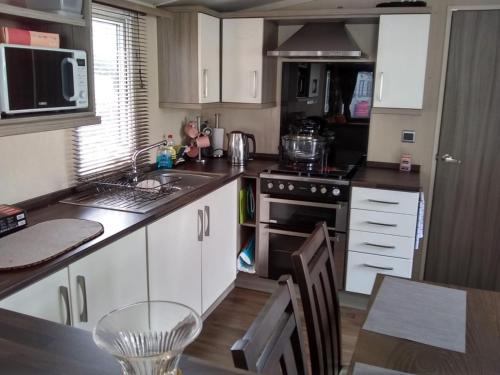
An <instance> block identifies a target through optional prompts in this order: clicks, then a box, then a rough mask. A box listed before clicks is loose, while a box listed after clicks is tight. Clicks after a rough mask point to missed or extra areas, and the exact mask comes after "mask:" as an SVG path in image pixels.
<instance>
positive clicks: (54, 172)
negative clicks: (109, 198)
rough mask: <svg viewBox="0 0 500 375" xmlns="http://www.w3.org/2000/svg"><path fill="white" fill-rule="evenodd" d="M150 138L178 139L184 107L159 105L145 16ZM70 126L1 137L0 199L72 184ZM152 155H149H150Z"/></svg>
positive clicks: (152, 29)
mask: <svg viewBox="0 0 500 375" xmlns="http://www.w3.org/2000/svg"><path fill="white" fill-rule="evenodd" d="M147 21H148V22H147V35H148V40H147V46H148V74H149V103H150V104H149V111H150V117H149V118H150V140H151V142H155V141H157V140H158V141H159V140H161V139H162V135H163V134H173V135H174V136H175V137H176V139H177V141H179V140H180V136H179V134H180V129H181V122H182V121H184V119H185V117H186V116H187V115H188V113H186V112H185V111H173V110H172V111H170V110H162V109H160V108H158V57H157V56H158V55H157V48H156V40H157V34H156V18H154V17H148V20H147ZM71 135H72V130H58V131H52V132H44V133H35V134H26V135H16V136H10V137H0V203H11V204H12V203H16V202H20V201H23V200H26V199H30V198H34V197H37V196H40V195H44V194H48V193H51V192H54V191H57V190H60V189H64V188H67V187H70V186H71V185H72V184H73V173H72V169H73V165H72V149H71ZM153 157H154V156H153V155H152V159H153Z"/></svg>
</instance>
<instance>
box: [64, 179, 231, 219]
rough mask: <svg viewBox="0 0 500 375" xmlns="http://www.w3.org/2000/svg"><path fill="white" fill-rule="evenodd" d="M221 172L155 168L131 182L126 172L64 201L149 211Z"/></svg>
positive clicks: (122, 209) (134, 211) (109, 207)
mask: <svg viewBox="0 0 500 375" xmlns="http://www.w3.org/2000/svg"><path fill="white" fill-rule="evenodd" d="M220 176H221V175H220V174H214V173H203V172H189V171H178V170H176V171H170V170H156V171H152V172H149V173H145V174H143V175H141V176H140V179H139V181H138V183H131V182H130V179H129V178H127V177H124V176H118V177H116V176H115V177H113V178H112V179H108V180H104V181H102V180H101V181H97V182H93V183H92V184H91V187H90V188H89V189H88V190H85V191H83V192H82V193H79V194H77V195H74V196H72V197H69V198H67V199H64V200H62V201H61V202H62V203H69V204H76V205H80V206H88V207H97V208H107V209H111V210H118V211H126V212H133V213H141V214H143V213H147V212H148V211H151V210H153V209H155V208H157V207H159V206H161V205H163V204H165V203H168V202H170V201H172V200H174V199H176V198H179V197H181V196H182V195H184V194H186V193H189V192H190V191H193V190H195V189H197V188H199V187H201V186H203V185H206V184H208V183H209V182H211V181H213V180H214V179H216V178H218V177H220Z"/></svg>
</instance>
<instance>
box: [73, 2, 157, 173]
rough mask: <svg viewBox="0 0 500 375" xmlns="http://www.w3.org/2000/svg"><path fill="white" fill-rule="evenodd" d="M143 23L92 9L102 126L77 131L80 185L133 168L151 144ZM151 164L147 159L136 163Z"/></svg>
mask: <svg viewBox="0 0 500 375" xmlns="http://www.w3.org/2000/svg"><path fill="white" fill-rule="evenodd" d="M145 21H146V20H145V17H144V16H142V15H140V14H139V13H136V12H132V11H128V10H123V9H118V8H113V7H109V6H105V5H101V4H96V3H93V4H92V32H93V50H94V72H93V74H94V85H95V103H96V113H97V115H98V116H101V121H102V123H101V124H100V125H91V126H85V127H80V128H77V129H75V130H74V133H73V144H74V153H75V174H76V178H77V180H78V181H80V182H81V181H87V180H89V179H92V178H96V177H100V176H103V175H108V174H111V173H114V172H117V171H120V170H124V169H126V168H129V167H130V157H131V155H132V154H133V153H134V151H136V150H137V149H138V148H141V147H144V146H146V145H147V144H148V141H149V119H148V98H147V71H146V31H145V27H146V23H145ZM90 74H92V72H90ZM147 160H148V159H147V155H144V156H143V157H142V158H141V159H140V160H139V161H138V164H139V165H140V164H144V163H146V162H147Z"/></svg>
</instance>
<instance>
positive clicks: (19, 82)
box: [0, 44, 89, 115]
mask: <svg viewBox="0 0 500 375" xmlns="http://www.w3.org/2000/svg"><path fill="white" fill-rule="evenodd" d="M87 74H88V71H87V53H86V52H85V51H80V50H69V49H61V48H42V47H31V46H24V45H17V44H0V111H1V112H2V114H6V115H15V114H22V113H32V112H47V111H64V110H71V109H81V108H87V107H88V105H89V98H88V97H89V95H88V94H89V93H88V79H87Z"/></svg>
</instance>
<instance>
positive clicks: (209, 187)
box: [0, 159, 276, 299]
mask: <svg viewBox="0 0 500 375" xmlns="http://www.w3.org/2000/svg"><path fill="white" fill-rule="evenodd" d="M275 163H276V161H275V160H255V161H251V162H249V164H248V165H247V166H246V167H245V168H243V167H232V166H231V165H230V164H228V162H227V160H225V159H219V160H209V161H208V162H207V163H206V164H203V165H201V164H196V163H186V164H185V165H182V166H180V167H179V168H178V169H182V170H190V171H200V172H206V173H207V172H208V173H217V174H220V177H219V178H216V179H214V180H213V181H211V182H210V183H208V184H206V185H204V186H202V187H200V188H198V189H196V190H193V191H191V192H189V193H187V194H185V195H183V196H181V197H179V198H177V199H175V200H173V201H171V202H169V203H167V204H165V205H163V206H161V207H159V208H157V209H154V210H152V211H150V212H148V213H146V214H135V213H128V212H122V211H114V210H107V209H102V208H92V207H83V206H76V205H70V204H65V203H58V201H59V200H60V199H61V198H62V197H60V196H59V197H58V199H57V200H55V201H52V202H49V203H46V204H44V205H43V206H42V207H39V208H37V209H33V210H29V211H28V223H29V224H30V225H33V224H36V223H40V222H42V221H46V220H53V219H61V218H75V219H87V220H94V221H97V222H100V223H101V224H102V225H103V227H104V233H103V234H102V235H100V236H99V237H97V238H95V239H94V240H92V241H89V242H87V243H85V244H83V245H81V246H79V247H77V248H75V249H73V250H70V251H68V252H66V253H64V254H62V255H60V256H58V257H56V258H54V259H51V260H49V261H47V262H44V263H42V264H40V265H37V266H34V267H29V268H25V269H19V270H11V271H0V299H3V298H5V297H7V296H9V295H10V294H13V293H15V292H17V291H19V290H20V289H22V288H24V287H26V286H28V285H30V284H32V283H34V282H36V281H38V280H40V279H42V278H44V277H45V276H48V275H49V274H51V273H54V272H55V271H57V270H59V269H61V268H64V267H66V266H67V265H69V264H70V263H73V262H74V261H76V260H78V259H79V258H82V257H84V256H86V255H88V254H90V253H92V252H94V251H96V250H98V249H100V248H102V247H104V246H106V245H108V244H110V243H112V242H114V241H116V240H118V239H119V238H121V237H124V236H126V235H127V234H130V233H132V232H133V231H135V230H137V229H140V228H142V227H144V226H146V225H148V224H150V223H152V222H154V221H156V220H158V219H160V218H162V217H164V216H165V215H167V214H169V213H171V212H173V211H175V210H177V209H179V208H181V207H183V206H185V205H187V204H189V203H191V202H193V201H195V200H197V199H199V198H201V197H203V196H205V195H207V194H209V193H211V192H212V191H214V190H217V189H218V188H219V187H221V186H222V185H224V184H226V183H229V182H231V181H233V180H235V179H237V178H238V177H240V176H242V175H244V176H249V177H257V175H258V173H259V172H260V171H261V170H264V169H265V168H266V167H268V166H270V165H272V164H275Z"/></svg>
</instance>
